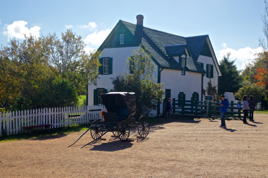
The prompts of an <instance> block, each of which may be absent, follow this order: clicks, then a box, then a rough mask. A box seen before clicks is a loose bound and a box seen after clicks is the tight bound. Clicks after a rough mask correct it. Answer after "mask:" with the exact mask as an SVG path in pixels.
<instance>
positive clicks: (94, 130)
mask: <svg viewBox="0 0 268 178" xmlns="http://www.w3.org/2000/svg"><path fill="white" fill-rule="evenodd" d="M102 134H103V131H102V130H100V128H99V127H94V128H92V129H90V135H91V137H92V138H93V139H94V140H95V139H96V138H98V137H99V136H101V135H102Z"/></svg>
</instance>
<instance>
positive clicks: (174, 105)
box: [172, 98, 175, 113]
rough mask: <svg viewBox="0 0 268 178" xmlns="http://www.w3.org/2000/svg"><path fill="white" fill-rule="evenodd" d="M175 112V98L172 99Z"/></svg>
mask: <svg viewBox="0 0 268 178" xmlns="http://www.w3.org/2000/svg"><path fill="white" fill-rule="evenodd" d="M172 105H173V113H175V98H173V99H172Z"/></svg>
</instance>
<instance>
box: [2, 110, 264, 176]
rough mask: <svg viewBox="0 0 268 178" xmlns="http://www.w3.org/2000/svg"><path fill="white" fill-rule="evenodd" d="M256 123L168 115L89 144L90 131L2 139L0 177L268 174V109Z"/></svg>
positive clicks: (257, 116) (256, 119)
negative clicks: (121, 137)
mask: <svg viewBox="0 0 268 178" xmlns="http://www.w3.org/2000/svg"><path fill="white" fill-rule="evenodd" d="M255 121H256V123H250V125H245V124H243V122H242V121H241V120H232V121H227V122H226V125H227V128H228V129H227V130H225V129H221V128H219V125H220V121H219V120H216V121H209V120H207V119H200V120H197V119H196V120H170V121H168V122H163V123H162V124H158V125H154V126H153V127H152V128H151V133H150V134H149V136H148V138H147V139H145V140H138V139H137V138H136V136H137V135H136V133H131V137H130V138H131V141H129V142H125V143H122V142H120V141H118V140H115V139H113V138H112V137H110V134H108V135H106V136H105V138H106V139H107V140H106V141H101V142H99V143H96V144H93V145H90V146H86V147H85V148H83V149H80V147H81V146H83V145H84V144H86V143H87V142H89V141H90V140H92V139H91V137H90V134H89V133H87V134H86V135H85V136H84V137H83V138H82V139H81V140H80V141H79V142H77V144H76V145H74V146H73V147H71V148H67V146H68V145H69V144H71V143H72V142H73V141H75V140H76V139H77V138H78V137H79V136H80V135H81V134H82V133H83V132H76V133H72V134H68V135H62V136H59V137H52V138H43V139H35V140H21V141H12V142H5V143H0V150H1V151H0V177H27V178H28V177H57V178H58V177H93V176H94V177H265V176H266V177H268V115H261V114H259V115H256V117H255Z"/></svg>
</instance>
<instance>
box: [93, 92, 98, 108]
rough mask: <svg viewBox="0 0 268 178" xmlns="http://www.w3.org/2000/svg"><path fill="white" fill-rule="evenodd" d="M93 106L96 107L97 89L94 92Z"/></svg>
mask: <svg viewBox="0 0 268 178" xmlns="http://www.w3.org/2000/svg"><path fill="white" fill-rule="evenodd" d="M93 96H94V105H98V89H95V90H94V94H93Z"/></svg>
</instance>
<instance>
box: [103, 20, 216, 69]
mask: <svg viewBox="0 0 268 178" xmlns="http://www.w3.org/2000/svg"><path fill="white" fill-rule="evenodd" d="M120 35H124V43H123V44H120ZM207 39H208V35H203V36H196V37H187V38H185V37H181V36H178V35H173V34H170V33H166V32H161V31H158V30H154V29H150V28H147V27H144V26H141V25H136V24H132V23H129V22H125V21H122V20H119V22H118V23H117V25H116V26H115V27H114V29H113V30H112V32H111V33H110V34H109V36H108V37H107V38H106V40H105V41H104V42H103V44H102V45H101V46H100V48H99V50H103V49H104V48H119V47H134V46H139V45H142V47H143V48H145V50H146V52H148V53H149V54H150V55H151V56H152V59H153V61H154V62H155V63H156V64H157V65H158V67H159V68H167V69H173V70H183V68H182V66H181V64H179V63H178V60H177V61H176V60H175V59H174V58H173V57H174V56H182V55H183V54H185V53H186V52H185V51H187V53H188V54H187V57H186V63H187V66H186V68H188V70H189V71H193V72H198V73H203V72H204V70H203V69H202V68H200V67H199V66H200V65H199V64H198V63H197V59H198V57H199V56H200V55H204V56H209V57H212V58H213V60H216V58H215V54H214V53H213V51H212V52H211V48H212V46H210V45H211V44H208V42H207ZM188 60H189V61H188ZM187 61H188V62H187ZM214 62H215V61H214ZM216 63H217V61H216ZM215 65H216V64H215ZM217 67H218V66H217ZM218 73H219V72H218Z"/></svg>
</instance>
